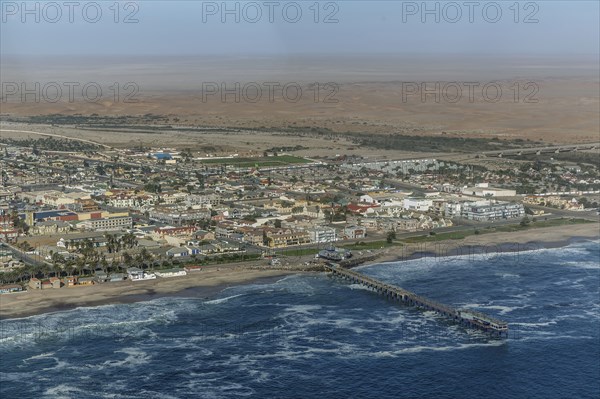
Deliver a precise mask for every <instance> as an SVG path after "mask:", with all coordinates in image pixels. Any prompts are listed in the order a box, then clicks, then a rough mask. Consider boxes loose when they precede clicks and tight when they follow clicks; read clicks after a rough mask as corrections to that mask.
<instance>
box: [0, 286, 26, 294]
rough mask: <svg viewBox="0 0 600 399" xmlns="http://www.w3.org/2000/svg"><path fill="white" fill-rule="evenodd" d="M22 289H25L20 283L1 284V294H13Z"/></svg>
mask: <svg viewBox="0 0 600 399" xmlns="http://www.w3.org/2000/svg"><path fill="white" fill-rule="evenodd" d="M21 291H23V287H21V286H20V285H18V284H8V285H0V294H12V293H13V292H21Z"/></svg>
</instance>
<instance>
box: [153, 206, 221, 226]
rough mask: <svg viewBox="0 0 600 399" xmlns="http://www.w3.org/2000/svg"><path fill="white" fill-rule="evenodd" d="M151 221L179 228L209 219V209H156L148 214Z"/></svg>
mask: <svg viewBox="0 0 600 399" xmlns="http://www.w3.org/2000/svg"><path fill="white" fill-rule="evenodd" d="M149 217H150V219H151V220H155V221H157V222H161V223H166V224H170V225H176V226H181V225H183V224H188V223H190V222H195V221H198V220H202V219H210V209H204V208H201V209H183V210H182V209H179V208H176V207H166V206H161V207H156V208H154V209H153V210H151V211H150V212H149Z"/></svg>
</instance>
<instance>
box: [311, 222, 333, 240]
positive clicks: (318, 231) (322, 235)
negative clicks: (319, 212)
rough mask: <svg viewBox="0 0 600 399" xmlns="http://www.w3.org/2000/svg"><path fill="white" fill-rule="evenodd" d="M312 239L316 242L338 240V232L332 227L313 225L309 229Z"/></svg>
mask: <svg viewBox="0 0 600 399" xmlns="http://www.w3.org/2000/svg"><path fill="white" fill-rule="evenodd" d="M308 234H309V235H310V240H311V241H312V242H314V243H326V242H334V241H337V239H338V237H337V232H336V230H335V229H334V228H332V227H325V226H323V227H313V228H310V229H308Z"/></svg>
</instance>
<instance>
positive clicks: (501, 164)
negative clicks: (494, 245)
mask: <svg viewBox="0 0 600 399" xmlns="http://www.w3.org/2000/svg"><path fill="white" fill-rule="evenodd" d="M0 146H1V147H0V167H1V174H2V186H1V187H0V238H1V241H2V247H1V248H0V282H1V283H2V286H0V292H1V293H15V292H22V291H35V290H50V289H51V290H56V289H66V288H70V287H75V286H88V285H96V284H111V283H115V282H122V281H125V280H127V281H133V282H135V281H144V280H155V279H165V278H172V277H184V276H186V275H187V274H189V273H201V272H202V270H203V269H205V268H210V267H218V266H223V267H224V266H226V265H232V264H235V265H238V266H244V265H246V266H247V267H254V268H263V269H285V268H287V269H293V268H297V269H304V270H318V268H319V265H322V264H323V262H326V261H328V260H330V261H339V260H342V259H345V258H349V257H351V256H366V255H367V254H370V253H372V252H373V251H379V250H381V249H389V248H393V247H403V246H404V247H405V246H406V245H407V244H408V243H411V242H426V241H436V240H444V239H463V238H465V237H467V236H469V235H479V234H486V233H490V232H502V231H517V230H519V229H521V230H523V229H531V228H543V227H547V226H548V227H549V226H560V225H568V224H578V223H589V222H593V221H594V220H597V214H598V197H599V190H600V171H599V169H598V164H597V163H594V162H593V157H594V155H595V152H594V151H596V148H595V146H593V145H592V146H590V147H589V150H588V151H587V152H583V151H582V152H579V153H576V152H563V153H562V154H561V153H560V151H555V150H552V151H551V152H550V153H546V154H544V153H542V152H543V151H539V150H538V151H537V153H535V152H534V155H530V156H526V155H523V154H522V153H515V154H514V155H512V156H508V155H505V154H502V153H500V154H498V153H495V154H489V155H487V156H486V155H482V154H476V155H474V156H467V157H464V156H463V159H462V160H460V159H458V158H457V157H456V155H455V154H453V153H449V154H446V155H444V154H440V156H439V157H435V158H429V157H428V158H410V159H408V158H406V159H405V158H399V159H389V158H387V157H386V158H379V159H373V158H368V157H363V156H360V155H356V154H353V153H352V151H347V152H346V153H339V154H334V153H332V154H331V155H329V156H313V157H307V156H303V155H299V152H301V150H302V149H303V148H302V146H295V147H279V148H267V149H264V150H263V151H262V152H257V151H253V152H252V151H250V152H248V153H243V152H241V151H240V152H238V153H227V152H213V153H205V152H201V151H198V150H192V149H190V148H186V147H183V146H173V147H172V148H165V147H149V146H143V145H140V146H130V147H128V148H116V147H110V146H107V145H103V144H99V143H95V142H93V141H88V140H78V139H71V138H61V137H53V136H51V135H41V134H40V135H39V136H38V137H36V138H27V139H16V138H2V140H0ZM524 148H527V147H526V146H525V147H524ZM561 155H562V156H563V157H564V158H560V156H561ZM574 155H575V157H574Z"/></svg>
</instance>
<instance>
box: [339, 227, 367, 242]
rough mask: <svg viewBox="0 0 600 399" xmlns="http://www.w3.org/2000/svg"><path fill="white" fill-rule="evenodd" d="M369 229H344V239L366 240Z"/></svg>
mask: <svg viewBox="0 0 600 399" xmlns="http://www.w3.org/2000/svg"><path fill="white" fill-rule="evenodd" d="M366 236H367V229H366V228H365V227H363V226H348V227H346V228H345V229H344V237H345V238H346V239H348V240H355V239H359V238H365V237H366Z"/></svg>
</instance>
